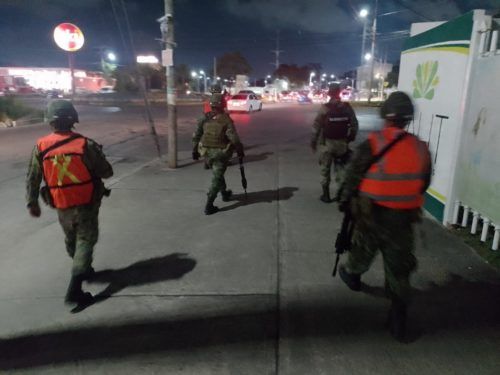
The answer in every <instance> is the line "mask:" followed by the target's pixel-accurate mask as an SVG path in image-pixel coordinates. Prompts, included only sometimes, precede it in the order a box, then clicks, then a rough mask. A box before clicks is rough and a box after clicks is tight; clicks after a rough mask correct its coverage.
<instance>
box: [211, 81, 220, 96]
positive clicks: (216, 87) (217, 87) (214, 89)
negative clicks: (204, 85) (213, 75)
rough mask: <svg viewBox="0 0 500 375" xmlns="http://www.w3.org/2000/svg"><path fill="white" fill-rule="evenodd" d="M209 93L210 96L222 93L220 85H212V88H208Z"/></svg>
mask: <svg viewBox="0 0 500 375" xmlns="http://www.w3.org/2000/svg"><path fill="white" fill-rule="evenodd" d="M210 92H211V93H212V94H220V93H221V92H222V87H221V85H220V84H218V83H215V84H213V85H212V87H211V88H210Z"/></svg>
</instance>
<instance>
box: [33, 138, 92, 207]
mask: <svg viewBox="0 0 500 375" xmlns="http://www.w3.org/2000/svg"><path fill="white" fill-rule="evenodd" d="M70 137H71V138H73V139H71V140H70V141H69V142H67V143H64V144H62V143H61V144H60V145H58V144H59V143H60V142H63V141H65V140H67V139H68V138H70ZM86 144H87V139H86V138H85V137H83V136H81V135H79V134H76V133H73V132H64V133H52V134H50V135H48V136H46V137H43V138H40V139H39V140H38V142H37V147H38V151H39V152H40V155H41V156H42V163H43V177H44V179H45V183H46V184H47V187H48V188H49V191H50V195H51V197H52V202H53V204H54V207H56V208H60V209H64V208H69V207H74V206H80V205H84V204H88V203H90V202H91V201H92V193H93V191H94V184H93V181H92V176H91V174H90V172H89V170H88V168H87V167H86V165H85V164H84V163H83V159H82V158H83V154H84V152H85V146H86ZM54 146H55V147H54Z"/></svg>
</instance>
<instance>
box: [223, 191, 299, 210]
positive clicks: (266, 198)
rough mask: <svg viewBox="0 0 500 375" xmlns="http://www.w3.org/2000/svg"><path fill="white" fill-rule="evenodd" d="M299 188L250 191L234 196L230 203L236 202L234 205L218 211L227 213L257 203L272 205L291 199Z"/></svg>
mask: <svg viewBox="0 0 500 375" xmlns="http://www.w3.org/2000/svg"><path fill="white" fill-rule="evenodd" d="M297 190H299V188H296V187H283V188H279V189H278V190H262V191H251V192H249V193H247V195H246V196H245V194H234V195H233V196H232V197H231V201H230V202H233V201H236V203H234V204H231V205H230V206H226V207H221V208H220V210H219V211H221V212H223V211H229V210H234V209H235V208H238V207H242V206H248V205H250V204H257V203H272V202H274V201H286V200H289V199H290V198H292V197H293V193H295V192H296V191H297Z"/></svg>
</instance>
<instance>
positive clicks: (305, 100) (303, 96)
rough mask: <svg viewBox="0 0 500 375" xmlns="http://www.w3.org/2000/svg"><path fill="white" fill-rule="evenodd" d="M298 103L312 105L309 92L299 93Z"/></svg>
mask: <svg viewBox="0 0 500 375" xmlns="http://www.w3.org/2000/svg"><path fill="white" fill-rule="evenodd" d="M297 103H300V104H310V103H312V100H311V98H310V95H309V92H308V91H299V92H298V94H297Z"/></svg>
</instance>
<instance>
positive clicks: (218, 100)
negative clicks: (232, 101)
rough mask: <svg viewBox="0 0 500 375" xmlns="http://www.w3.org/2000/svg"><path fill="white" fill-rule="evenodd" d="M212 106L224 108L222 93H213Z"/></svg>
mask: <svg viewBox="0 0 500 375" xmlns="http://www.w3.org/2000/svg"><path fill="white" fill-rule="evenodd" d="M210 107H214V108H222V107H223V96H222V94H220V93H216V94H212V96H211V97H210Z"/></svg>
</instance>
